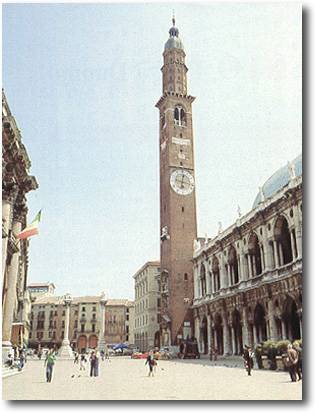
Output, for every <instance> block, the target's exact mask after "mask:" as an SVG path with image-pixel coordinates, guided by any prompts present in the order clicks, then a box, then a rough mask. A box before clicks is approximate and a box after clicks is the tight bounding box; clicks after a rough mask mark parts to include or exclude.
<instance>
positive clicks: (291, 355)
mask: <svg viewBox="0 0 316 413" xmlns="http://www.w3.org/2000/svg"><path fill="white" fill-rule="evenodd" d="M286 361H287V366H288V369H289V373H290V378H291V381H292V382H295V381H296V379H297V376H296V372H297V363H298V354H297V351H296V350H294V348H293V346H292V344H289V345H288V346H287V359H286Z"/></svg>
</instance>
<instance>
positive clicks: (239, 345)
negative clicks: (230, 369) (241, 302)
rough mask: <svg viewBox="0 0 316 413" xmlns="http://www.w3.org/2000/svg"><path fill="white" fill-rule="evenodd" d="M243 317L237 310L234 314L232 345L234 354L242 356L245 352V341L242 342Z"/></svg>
mask: <svg viewBox="0 0 316 413" xmlns="http://www.w3.org/2000/svg"><path fill="white" fill-rule="evenodd" d="M241 320H242V317H241V315H240V312H239V311H238V310H237V309H236V308H235V310H234V311H233V312H232V327H233V334H232V344H233V353H234V354H236V355H237V354H242V352H243V340H242V321H241Z"/></svg>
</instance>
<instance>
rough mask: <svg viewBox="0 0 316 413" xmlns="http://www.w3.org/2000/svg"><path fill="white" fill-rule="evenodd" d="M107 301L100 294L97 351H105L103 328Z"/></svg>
mask: <svg viewBox="0 0 316 413" xmlns="http://www.w3.org/2000/svg"><path fill="white" fill-rule="evenodd" d="M106 302H107V299H106V296H105V293H104V292H103V293H102V294H101V298H100V307H101V316H100V335H99V343H98V349H99V351H105V338H104V328H105V305H106Z"/></svg>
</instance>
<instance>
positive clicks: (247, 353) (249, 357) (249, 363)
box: [243, 345, 253, 376]
mask: <svg viewBox="0 0 316 413" xmlns="http://www.w3.org/2000/svg"><path fill="white" fill-rule="evenodd" d="M243 359H244V363H245V368H246V371H247V372H248V376H251V370H252V369H253V352H252V351H251V347H249V346H247V345H245V348H244V352H243Z"/></svg>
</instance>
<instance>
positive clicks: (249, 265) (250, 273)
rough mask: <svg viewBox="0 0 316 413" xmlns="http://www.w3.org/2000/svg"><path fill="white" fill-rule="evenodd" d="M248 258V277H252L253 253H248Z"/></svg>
mask: <svg viewBox="0 0 316 413" xmlns="http://www.w3.org/2000/svg"><path fill="white" fill-rule="evenodd" d="M247 260H248V278H252V264H251V255H250V254H248V255H247Z"/></svg>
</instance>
